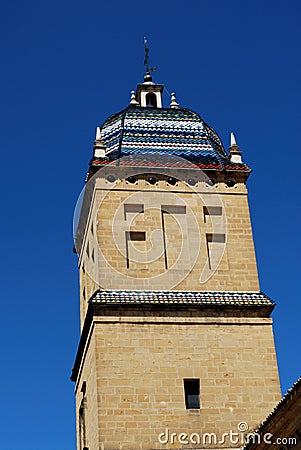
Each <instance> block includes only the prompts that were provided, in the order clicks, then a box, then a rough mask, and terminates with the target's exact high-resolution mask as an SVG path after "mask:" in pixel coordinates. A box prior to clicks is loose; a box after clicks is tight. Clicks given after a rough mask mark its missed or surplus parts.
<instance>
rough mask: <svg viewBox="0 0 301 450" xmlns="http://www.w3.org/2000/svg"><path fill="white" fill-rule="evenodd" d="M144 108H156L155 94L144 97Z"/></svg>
mask: <svg viewBox="0 0 301 450" xmlns="http://www.w3.org/2000/svg"><path fill="white" fill-rule="evenodd" d="M145 101H146V106H147V107H153V108H156V107H157V97H156V94H153V93H152V92H149V93H148V94H146V96H145Z"/></svg>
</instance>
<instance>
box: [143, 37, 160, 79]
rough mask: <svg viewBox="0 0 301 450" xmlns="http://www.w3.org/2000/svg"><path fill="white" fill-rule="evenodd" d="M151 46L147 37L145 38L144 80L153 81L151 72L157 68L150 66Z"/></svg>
mask: <svg viewBox="0 0 301 450" xmlns="http://www.w3.org/2000/svg"><path fill="white" fill-rule="evenodd" d="M148 54H149V48H148V45H147V40H146V37H145V38H144V65H145V75H144V81H147V82H149V81H152V76H151V72H154V71H155V70H157V69H156V68H155V67H149V56H148Z"/></svg>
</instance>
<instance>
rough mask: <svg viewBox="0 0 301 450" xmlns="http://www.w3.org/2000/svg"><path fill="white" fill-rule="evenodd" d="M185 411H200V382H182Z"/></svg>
mask: <svg viewBox="0 0 301 450" xmlns="http://www.w3.org/2000/svg"><path fill="white" fill-rule="evenodd" d="M184 391H185V404H186V409H200V380H199V378H193V379H190V380H184Z"/></svg>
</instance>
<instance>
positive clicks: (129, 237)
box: [125, 231, 146, 269]
mask: <svg viewBox="0 0 301 450" xmlns="http://www.w3.org/2000/svg"><path fill="white" fill-rule="evenodd" d="M145 240H146V235H145V231H126V232H125V245H126V267H127V269H129V268H130V255H129V241H138V242H139V241H140V242H141V241H145Z"/></svg>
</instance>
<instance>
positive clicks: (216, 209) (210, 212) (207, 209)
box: [204, 206, 223, 222]
mask: <svg viewBox="0 0 301 450" xmlns="http://www.w3.org/2000/svg"><path fill="white" fill-rule="evenodd" d="M222 214H223V211H222V207H221V206H204V222H206V219H207V216H221V215H222Z"/></svg>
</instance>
